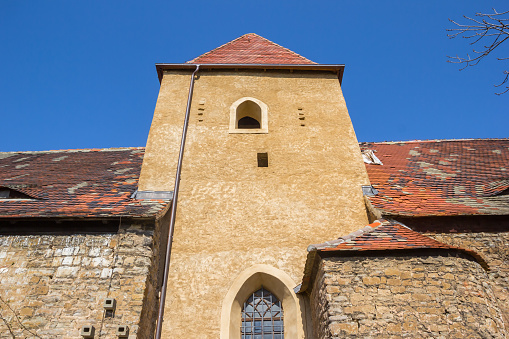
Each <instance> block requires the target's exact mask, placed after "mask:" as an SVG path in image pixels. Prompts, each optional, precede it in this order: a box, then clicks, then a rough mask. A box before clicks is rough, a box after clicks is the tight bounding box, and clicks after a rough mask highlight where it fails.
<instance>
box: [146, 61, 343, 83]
mask: <svg viewBox="0 0 509 339" xmlns="http://www.w3.org/2000/svg"><path fill="white" fill-rule="evenodd" d="M195 67H196V64H187V63H186V64H156V70H157V76H158V77H159V83H160V82H161V80H162V79H163V71H170V70H187V69H194V68H195ZM228 69H233V70H239V69H245V70H289V71H325V72H333V73H335V74H337V77H338V80H339V83H340V84H341V82H342V81H343V73H344V71H345V65H342V64H337V65H336V64H330V65H321V64H308V65H295V64H200V70H202V71H203V70H228Z"/></svg>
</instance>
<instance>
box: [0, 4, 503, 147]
mask: <svg viewBox="0 0 509 339" xmlns="http://www.w3.org/2000/svg"><path fill="white" fill-rule="evenodd" d="M491 7H494V8H496V9H497V10H498V11H503V10H507V9H509V8H508V5H507V1H483V2H481V1H443V0H442V1H434V0H430V1H410V0H407V1H339V0H335V1H263V0H262V1H253V2H248V1H220V0H218V1H194V2H191V3H184V2H182V1H179V2H176V1H144V2H142V1H105V0H101V1H95V0H88V1H55V0H53V1H14V0H12V1H11V0H0V32H1V33H0V48H1V53H0V74H1V76H0V114H1V117H2V120H1V124H2V127H3V128H2V138H1V142H0V150H1V151H27V150H49V149H71V148H98V147H100V148H102V147H120V146H144V145H145V142H146V138H147V135H148V130H149V128H150V123H151V118H152V113H153V110H154V106H155V102H156V99H157V94H158V90H159V82H158V79H157V74H156V71H155V67H154V64H155V63H159V62H171V63H173V62H175V63H179V62H185V61H187V60H190V59H192V58H194V57H196V56H198V55H200V54H202V53H205V52H207V51H209V50H211V49H213V48H215V47H217V46H219V45H221V44H224V43H226V42H228V41H230V40H232V39H234V38H236V37H238V36H240V35H242V34H245V33H251V32H253V33H257V34H259V35H261V36H263V37H265V38H267V39H270V40H272V41H274V42H276V43H278V44H280V45H283V46H285V47H287V48H289V49H291V50H293V51H295V52H297V53H299V54H302V55H303V56H305V57H307V58H309V59H311V60H313V61H315V62H318V63H325V64H327V63H333V64H345V65H346V70H345V76H344V78H343V92H344V95H345V98H346V102H347V105H348V109H349V112H350V115H351V117H352V121H353V124H354V127H355V130H356V133H357V137H358V139H359V141H384V140H413V139H453V138H504V137H508V136H509V133H508V122H509V118H508V113H509V109H508V108H509V93H508V94H506V95H503V96H496V95H495V94H494V92H495V91H496V89H495V88H494V87H493V85H494V84H497V83H499V82H500V81H501V80H502V78H503V77H502V72H503V70H504V67H505V69H507V68H508V62H507V61H506V62H505V64H504V62H502V61H497V60H496V59H495V57H496V56H499V57H500V56H509V44H506V45H505V46H502V48H501V49H500V50H499V51H497V53H496V54H495V55H493V56H490V57H488V58H487V59H486V60H485V61H483V62H481V63H480V64H479V65H478V66H476V67H470V68H468V69H466V70H463V71H461V72H460V71H458V69H459V66H457V65H453V64H449V63H447V62H446V60H447V57H446V56H447V55H455V54H459V55H462V56H464V55H466V53H468V52H469V51H470V49H471V48H470V47H469V46H468V41H466V40H465V39H454V40H450V39H448V38H447V36H446V31H445V29H446V28H450V27H453V26H452V24H450V23H449V21H448V18H453V19H458V20H461V16H462V15H463V14H466V15H474V14H475V12H478V11H485V12H486V11H490V10H491Z"/></svg>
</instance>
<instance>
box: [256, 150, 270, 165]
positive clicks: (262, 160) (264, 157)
mask: <svg viewBox="0 0 509 339" xmlns="http://www.w3.org/2000/svg"><path fill="white" fill-rule="evenodd" d="M257 158H258V167H269V155H268V154H267V153H257Z"/></svg>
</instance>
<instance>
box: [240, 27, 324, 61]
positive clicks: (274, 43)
mask: <svg viewBox="0 0 509 339" xmlns="http://www.w3.org/2000/svg"><path fill="white" fill-rule="evenodd" d="M248 34H251V35H256V36H257V37H259V38H262V39H264V40H267V41H268V42H270V43H271V44H273V45H275V46H277V47H280V48H282V49H285V50H287V51H288V52H290V53H293V54H296V55H298V56H300V57H301V58H304V59H306V60H307V61H309V62H311V63H313V64H316V62H314V61H311V60H309V59H308V58H306V57H305V56H302V55H300V54H299V53H297V52H294V51H292V50H291V49H289V48H286V47H284V46H281V45H280V44H278V43H276V42H274V41H272V40H269V39H267V38H264V37H262V36H260V35H258V34H256V33H248ZM245 35H247V34H245Z"/></svg>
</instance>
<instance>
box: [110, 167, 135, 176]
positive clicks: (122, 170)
mask: <svg viewBox="0 0 509 339" xmlns="http://www.w3.org/2000/svg"><path fill="white" fill-rule="evenodd" d="M132 169H133V168H132V167H128V168H123V169H119V170H116V171H115V172H113V173H115V174H124V173H125V172H128V171H130V170H132Z"/></svg>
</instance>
